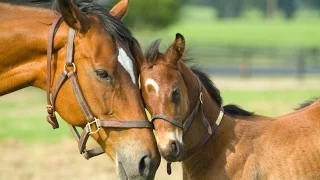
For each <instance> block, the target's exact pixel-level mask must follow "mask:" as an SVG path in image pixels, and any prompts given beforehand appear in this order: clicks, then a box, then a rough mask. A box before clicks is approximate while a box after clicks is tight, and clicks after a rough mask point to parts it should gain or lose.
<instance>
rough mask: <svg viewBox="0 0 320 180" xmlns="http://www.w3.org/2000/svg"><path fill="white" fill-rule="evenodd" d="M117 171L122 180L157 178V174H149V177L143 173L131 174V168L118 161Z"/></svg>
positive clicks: (151, 179) (150, 179)
mask: <svg viewBox="0 0 320 180" xmlns="http://www.w3.org/2000/svg"><path fill="white" fill-rule="evenodd" d="M117 167H118V169H117V173H118V177H119V179H120V180H153V179H154V178H155V174H149V175H148V177H145V176H141V175H137V174H135V175H132V174H131V175H130V170H126V169H125V167H124V166H123V164H122V163H121V162H118V163H117Z"/></svg>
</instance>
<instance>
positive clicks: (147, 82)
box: [145, 78, 159, 96]
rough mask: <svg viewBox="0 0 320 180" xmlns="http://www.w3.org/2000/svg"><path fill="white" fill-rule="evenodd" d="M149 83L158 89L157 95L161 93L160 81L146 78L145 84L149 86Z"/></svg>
mask: <svg viewBox="0 0 320 180" xmlns="http://www.w3.org/2000/svg"><path fill="white" fill-rule="evenodd" d="M148 85H151V86H152V87H153V88H154V90H155V91H156V95H157V96H158V93H159V85H158V83H157V82H156V81H154V80H153V79H151V78H148V79H147V80H146V83H145V86H148Z"/></svg>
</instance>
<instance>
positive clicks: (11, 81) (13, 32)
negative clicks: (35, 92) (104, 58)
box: [0, 3, 68, 95]
mask: <svg viewBox="0 0 320 180" xmlns="http://www.w3.org/2000/svg"><path fill="white" fill-rule="evenodd" d="M55 17H56V14H55V13H54V12H53V11H52V10H47V9H41V8H33V7H25V6H16V5H9V4H5V3H0V20H1V21H2V22H5V23H2V25H1V33H0V47H1V48H0V82H2V86H0V95H4V94H7V93H10V92H13V91H16V90H19V89H22V88H24V87H27V86H35V87H39V88H41V89H45V82H46V80H45V74H46V51H47V49H46V48H47V42H48V32H49V29H50V26H51V24H52V22H53V20H54V18H55ZM67 30H68V27H67V26H66V25H65V24H64V23H63V24H62V25H61V28H59V31H58V32H57V35H56V38H55V41H54V51H53V52H57V51H58V50H59V49H61V48H63V47H64V45H65V44H66V39H67V38H66V37H67Z"/></svg>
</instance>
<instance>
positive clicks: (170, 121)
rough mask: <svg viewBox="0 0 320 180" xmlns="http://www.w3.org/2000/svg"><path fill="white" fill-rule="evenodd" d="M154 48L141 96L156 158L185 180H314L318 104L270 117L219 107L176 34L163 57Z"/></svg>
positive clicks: (318, 171) (319, 137)
mask: <svg viewBox="0 0 320 180" xmlns="http://www.w3.org/2000/svg"><path fill="white" fill-rule="evenodd" d="M159 44H160V41H156V42H154V43H153V44H152V45H151V46H150V48H149V50H148V51H147V54H146V58H145V60H144V61H143V62H142V66H141V89H142V96H143V99H144V103H145V105H146V107H147V109H148V110H149V112H150V113H151V115H152V120H153V123H154V127H155V130H156V133H157V143H158V148H159V151H160V154H161V155H162V157H163V158H165V159H166V160H167V161H168V162H176V161H182V167H183V172H184V176H183V177H184V179H192V180H196V179H197V180H198V179H201V180H210V179H235V180H239V179H243V180H250V179H252V180H254V179H274V180H279V179H288V180H289V179H290V180H292V179H299V180H300V179H320V103H319V101H317V102H315V103H314V104H312V105H310V106H308V107H306V108H303V109H302V110H299V111H296V112H294V113H291V114H288V115H284V116H280V117H277V118H273V117H266V116H260V115H255V114H253V113H250V112H248V111H245V110H243V109H241V108H239V107H237V106H235V105H226V106H222V98H221V96H220V92H219V90H218V89H217V88H216V87H215V86H214V84H213V83H212V81H211V80H210V79H209V77H208V76H207V75H206V74H205V73H203V72H201V71H199V70H197V68H190V67H188V65H187V64H186V63H185V62H184V61H183V55H184V51H185V39H184V37H183V36H182V35H181V34H177V35H176V39H175V41H174V42H173V44H172V45H171V46H170V47H169V48H168V49H167V51H166V52H165V53H160V52H159V50H158V47H159Z"/></svg>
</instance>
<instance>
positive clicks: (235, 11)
mask: <svg viewBox="0 0 320 180" xmlns="http://www.w3.org/2000/svg"><path fill="white" fill-rule="evenodd" d="M243 1H245V0H212V4H213V7H214V8H215V9H216V11H217V15H218V18H236V17H239V16H240V13H241V11H242V9H243V8H242V6H243V5H244V3H242V2H243Z"/></svg>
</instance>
